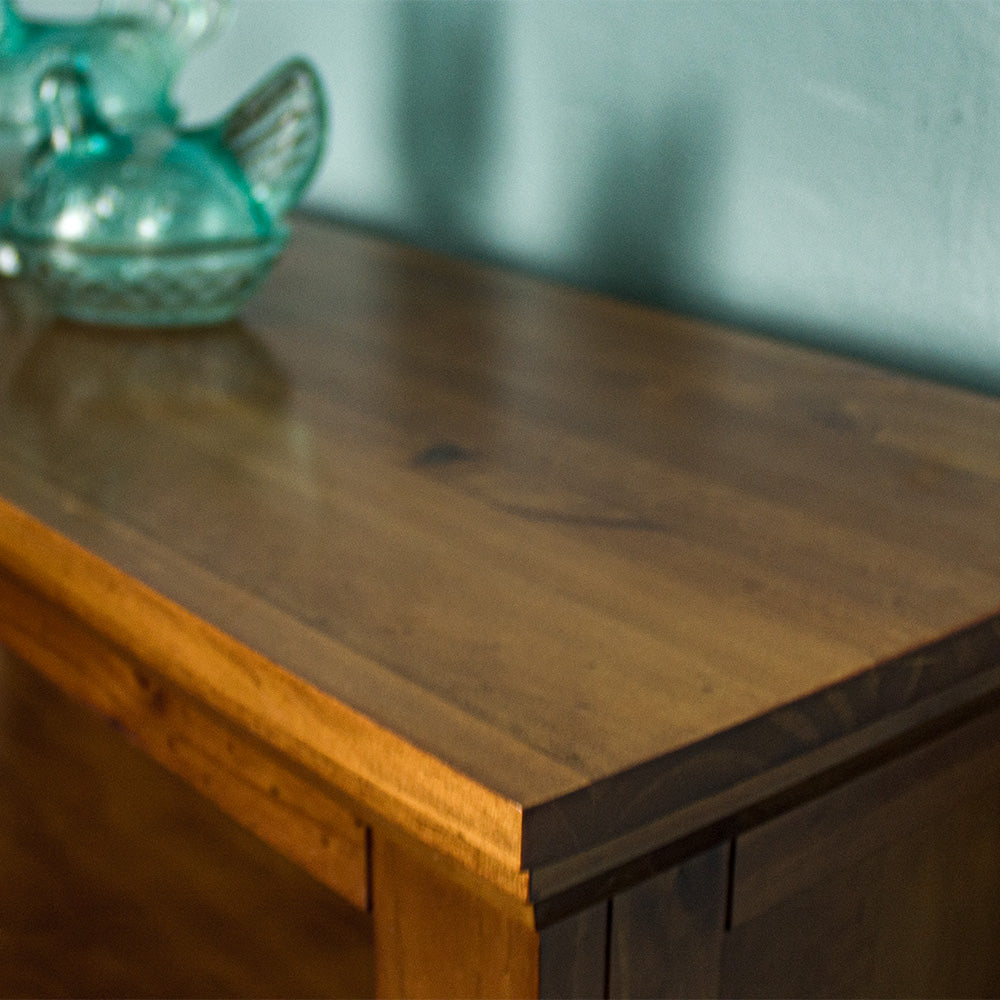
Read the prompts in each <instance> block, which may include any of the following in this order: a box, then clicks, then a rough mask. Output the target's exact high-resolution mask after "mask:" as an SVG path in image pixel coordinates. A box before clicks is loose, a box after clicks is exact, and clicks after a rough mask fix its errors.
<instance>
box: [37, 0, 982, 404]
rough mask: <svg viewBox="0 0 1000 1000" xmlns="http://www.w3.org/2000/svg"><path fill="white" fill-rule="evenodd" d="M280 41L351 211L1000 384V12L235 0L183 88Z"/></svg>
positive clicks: (253, 68) (212, 87) (777, 1)
mask: <svg viewBox="0 0 1000 1000" xmlns="http://www.w3.org/2000/svg"><path fill="white" fill-rule="evenodd" d="M36 6H37V4H36ZM24 7H25V8H26V9H31V7H32V5H31V3H30V2H28V0H25V2H24ZM292 52H302V53H306V54H308V55H310V56H311V57H312V58H313V59H314V60H315V61H316V62H317V63H318V64H319V66H320V68H321V70H322V72H323V74H324V76H325V78H326V80H327V82H328V87H329V90H330V93H331V95H332V98H333V104H334V109H335V128H334V132H333V139H332V143H331V146H330V150H329V155H328V158H327V160H326V163H325V166H324V168H323V171H322V174H321V176H320V177H319V179H318V181H317V182H316V184H315V186H314V188H313V190H312V193H311V196H310V197H311V201H312V203H313V204H314V205H316V206H318V207H321V208H323V209H324V210H326V211H328V212H330V213H332V214H334V215H335V216H337V217H339V218H343V219H347V220H350V221H351V222H355V223H359V224H361V225H364V226H370V227H374V228H377V229H379V230H382V231H386V232H390V233H393V234H399V235H402V236H404V237H405V238H407V239H411V240H414V241H417V242H420V243H424V244H428V245H431V246H434V247H439V248H444V249H447V250H450V251H455V252H458V253H460V254H467V255H473V256H477V257H483V258H488V259H495V260H500V261H504V262H507V263H510V264H513V265H515V266H517V267H520V268H524V269H528V270H531V271H537V272H541V273H544V274H547V275H552V276H555V277H557V278H559V279H563V280H568V281H570V282H572V283H575V284H580V285H586V286H591V287H597V288H601V289H607V290H610V291H613V292H615V293H619V294H622V295H626V296H630V297H635V298H638V299H642V300H644V301H648V302H653V303H657V304H664V305H667V306H673V307H677V308H680V309H683V310H687V311H691V312H694V313H698V314H702V315H707V316H711V317H718V318H722V319H725V320H731V321H735V322H738V323H742V324H745V325H748V326H751V327H754V328H757V329H759V330H762V331H767V332H773V333H776V334H778V335H781V336H790V337H794V338H798V339H803V340H808V341H812V342H817V343H821V344H824V345H827V346H831V347H833V348H834V349H836V350H840V351H846V352H850V353H856V354H861V355H864V356H868V357H873V358H876V359H879V360H883V361H886V362H888V363H890V364H893V365H898V366H902V367H906V368H911V369H915V370H919V371H924V372H928V373H931V374H933V375H935V376H938V377H942V378H947V379H958V380H961V381H964V382H967V383H970V384H973V385H977V386H981V387H985V388H989V389H992V390H996V391H1000V200H998V199H997V197H996V192H997V191H998V190H1000V157H998V155H997V152H998V146H1000V4H998V3H992V2H976V0H962V2H948V0H910V2H890V0H835V2H831V0H789V2H785V0H670V2H668V0H644V2H634V0H486V2H464V0H421V2H404V0H236V12H235V16H234V18H233V21H232V23H231V24H230V25H229V26H228V28H227V29H226V31H225V33H224V34H223V35H222V37H221V38H220V39H219V40H218V41H217V42H216V43H215V44H213V45H212V46H211V47H210V48H209V49H207V50H206V51H205V52H203V53H202V54H200V55H199V56H198V57H197V58H196V59H195V60H194V61H193V62H192V64H191V65H190V67H189V69H188V71H187V72H186V73H185V75H184V77H183V79H182V81H181V85H180V90H179V95H180V97H181V98H182V100H183V101H184V103H185V106H186V107H187V108H188V110H189V112H190V114H192V115H193V116H195V117H204V116H207V115H212V114H215V113H217V112H219V111H221V110H222V109H223V108H224V107H225V106H226V105H227V104H229V103H230V102H231V101H232V100H234V99H235V98H236V97H237V95H238V94H239V92H240V91H241V90H242V89H243V88H244V87H245V86H247V85H249V84H250V83H251V82H252V81H253V80H254V79H255V78H256V77H257V76H259V75H260V74H261V73H262V72H263V71H264V70H265V69H266V68H267V67H268V66H269V65H270V64H272V63H274V62H276V61H277V60H278V59H280V58H282V57H284V56H285V55H287V54H289V53H292Z"/></svg>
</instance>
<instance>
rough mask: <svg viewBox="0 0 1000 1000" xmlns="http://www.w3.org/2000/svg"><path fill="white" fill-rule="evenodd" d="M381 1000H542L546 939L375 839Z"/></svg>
mask: <svg viewBox="0 0 1000 1000" xmlns="http://www.w3.org/2000/svg"><path fill="white" fill-rule="evenodd" d="M372 916H373V920H374V931H375V994H376V996H378V997H436V998H444V997H467V998H475V997H537V996H538V984H539V977H538V968H539V963H538V956H539V936H538V932H537V931H536V930H535V929H534V927H533V926H532V925H531V921H530V916H526V917H524V918H519V917H518V916H516V915H514V914H513V913H510V912H506V911H504V910H502V909H500V908H498V907H497V906H495V905H492V904H491V902H490V901H489V900H487V899H484V898H482V897H480V896H478V895H477V894H476V893H475V892H474V890H472V889H471V888H469V887H468V886H466V885H459V884H458V883H457V882H454V881H452V880H450V879H449V878H447V877H446V876H445V875H443V874H441V873H439V872H438V871H437V870H436V869H434V868H432V867H431V866H430V864H428V863H426V862H425V861H423V860H422V859H420V858H417V857H416V856H414V855H413V854H412V853H410V851H408V850H407V849H405V848H403V847H401V846H399V845H398V844H396V843H395V842H393V841H392V840H389V839H387V838H386V837H385V836H383V835H382V834H381V832H380V831H373V832H372Z"/></svg>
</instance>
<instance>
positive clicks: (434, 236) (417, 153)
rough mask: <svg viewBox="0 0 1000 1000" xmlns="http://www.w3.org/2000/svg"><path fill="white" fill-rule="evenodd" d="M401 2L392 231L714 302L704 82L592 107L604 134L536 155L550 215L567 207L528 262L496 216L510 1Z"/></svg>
mask: <svg viewBox="0 0 1000 1000" xmlns="http://www.w3.org/2000/svg"><path fill="white" fill-rule="evenodd" d="M395 11H396V17H397V18H398V23H397V30H398V34H397V38H398V60H397V72H396V93H397V97H396V107H395V109H394V119H395V122H396V144H397V148H396V150H395V155H396V157H397V161H398V164H399V170H400V173H401V176H402V178H403V184H402V189H403V191H404V192H405V200H406V208H405V211H404V218H405V220H406V221H404V222H402V224H401V225H400V226H399V229H398V231H397V233H396V235H400V236H402V237H403V238H405V239H407V240H409V241H412V242H415V243H418V244H421V245H424V246H429V247H431V248H433V249H438V250H443V251H447V252H451V253H457V254H462V255H465V256H473V257H478V258H480V259H486V260H492V261H496V262H501V263H504V264H507V265H511V266H514V267H519V268H524V269H530V270H531V271H534V272H540V273H543V274H545V275H546V276H547V277H550V278H554V279H557V280H561V281H567V282H570V283H572V284H574V285H580V286H584V287H588V288H592V289H596V290H599V291H604V292H609V293H612V294H614V295H617V296H622V297H626V298H631V299H636V300H639V301H643V302H648V303H653V304H657V305H663V306H667V307H671V308H675V309H681V310H685V311H691V312H699V313H701V314H704V315H710V314H714V313H715V312H716V311H717V308H716V303H715V302H714V301H713V299H712V294H713V292H712V290H713V288H714V287H715V276H714V268H713V265H712V259H711V245H712V242H713V239H714V238H715V235H716V228H717V227H716V225H715V220H716V219H717V217H718V212H719V211H720V200H721V196H720V185H719V181H720V176H721V172H722V166H723V156H724V151H725V150H724V139H723V135H722V127H723V122H722V113H721V102H719V101H718V100H717V99H715V98H713V95H712V90H711V86H710V85H709V84H708V82H707V81H706V82H705V84H704V85H703V86H689V87H687V88H686V93H685V94H684V95H682V96H679V97H676V96H671V97H669V98H665V99H664V101H663V104H662V107H661V109H660V111H659V113H658V114H655V113H654V114H651V113H648V112H646V113H638V112H636V111H635V110H634V109H632V108H630V107H628V106H625V105H626V104H627V101H625V100H623V99H621V98H620V95H619V99H618V100H617V101H614V100H613V101H609V102H607V103H606V105H605V106H604V107H602V108H599V109H597V110H596V112H595V113H593V114H591V116H590V118H589V123H588V127H591V128H593V129H594V130H597V131H598V134H596V135H585V134H580V133H579V132H578V133H575V134H573V135H571V136H570V141H569V142H568V143H567V144H566V146H565V148H562V149H559V150H558V151H557V155H555V156H553V157H552V158H551V160H550V162H547V163H543V164H542V165H541V168H540V169H541V170H542V171H544V172H545V173H546V174H547V175H548V176H547V177H546V183H547V184H548V186H549V187H551V188H553V189H554V190H555V191H556V193H557V196H558V197H559V198H560V201H559V206H560V207H559V208H558V209H557V208H556V207H555V206H553V211H561V212H563V213H564V215H565V216H566V217H565V218H561V219H559V220H558V223H557V224H556V225H554V226H553V225H552V223H551V219H550V220H547V224H546V225H547V228H548V229H554V230H556V231H558V233H559V236H558V245H550V246H548V247H546V248H545V250H544V251H543V252H542V258H541V259H535V260H529V259H525V257H524V256H523V255H521V254H520V252H519V250H518V249H517V248H516V247H515V248H513V249H511V248H510V247H509V246H508V247H507V248H504V247H502V246H501V245H500V244H499V242H498V240H497V237H496V234H495V233H493V232H491V231H490V230H491V228H492V227H491V225H490V224H489V220H490V219H491V218H492V217H493V215H492V212H493V211H494V208H493V203H494V201H495V200H496V199H497V198H498V197H499V191H500V190H501V189H502V188H503V187H504V183H505V180H506V179H505V178H503V177H501V176H499V174H498V170H499V169H500V168H499V166H498V164H500V163H501V162H502V153H503V152H504V150H503V143H504V142H506V141H509V136H508V135H506V134H505V133H504V129H505V128H506V127H508V116H509V114H510V109H508V108H507V107H506V106H505V100H506V99H507V98H508V86H509V81H508V80H507V73H508V72H509V69H508V65H507V59H508V57H509V56H508V46H507V38H508V34H507V33H508V31H509V30H510V23H509V19H510V18H511V16H512V7H511V5H508V4H501V3H495V4H453V3H405V4H399V5H397V6H396V7H395ZM592 110H593V109H592ZM536 166H537V165H536ZM567 192H569V194H567ZM513 210H514V211H524V210H525V209H524V207H523V206H519V205H515V206H514V209H513ZM484 219H485V220H486V223H485V224H484ZM527 225H529V226H530V220H528V221H527Z"/></svg>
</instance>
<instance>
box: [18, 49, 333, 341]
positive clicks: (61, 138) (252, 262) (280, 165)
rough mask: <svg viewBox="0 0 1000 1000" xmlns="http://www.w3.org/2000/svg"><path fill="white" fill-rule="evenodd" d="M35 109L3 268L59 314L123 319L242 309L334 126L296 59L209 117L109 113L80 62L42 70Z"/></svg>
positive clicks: (172, 320)
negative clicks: (191, 119) (122, 118)
mask: <svg viewBox="0 0 1000 1000" xmlns="http://www.w3.org/2000/svg"><path fill="white" fill-rule="evenodd" d="M36 114H37V127H38V132H39V134H40V136H41V140H40V142H39V144H38V145H37V146H36V148H35V149H33V150H32V151H31V152H30V153H29V154H28V155H27V156H26V158H25V159H26V162H25V167H24V176H23V179H22V181H21V183H20V185H19V186H18V188H17V190H16V192H15V194H14V195H13V196H12V197H11V198H10V199H8V201H7V202H6V204H5V205H4V206H3V210H2V212H0V271H2V272H4V273H7V274H9V275H12V274H21V275H22V276H24V277H26V278H27V279H28V280H29V281H31V282H33V283H35V284H37V285H38V286H40V287H41V288H42V289H43V291H44V293H45V297H46V299H47V301H48V302H49V303H50V304H51V306H52V307H53V309H54V310H55V311H56V312H57V313H59V314H61V315H63V316H67V317H70V318H74V319H79V320H87V321H94V322H103V323H114V324H127V325H164V324H169V325H191V324H206V323H213V322H218V321H221V320H225V319H228V318H230V317H231V316H232V315H233V314H234V313H236V312H237V311H238V310H239V309H240V307H241V306H242V305H243V303H244V302H245V301H246V299H247V298H248V297H249V296H250V295H251V294H252V292H253V291H254V290H255V288H256V287H257V285H258V284H259V282H260V281H261V280H262V279H263V277H264V276H265V275H266V274H267V272H268V270H269V268H270V266H271V264H272V263H273V261H274V259H275V257H276V256H277V254H278V253H279V252H280V250H281V248H282V247H283V245H284V243H285V240H286V238H287V227H286V226H285V224H284V223H283V217H284V215H285V213H286V212H287V210H288V209H289V208H290V207H291V206H292V205H293V204H294V203H295V202H296V201H297V200H298V198H299V197H300V195H301V194H302V192H303V190H304V189H305V187H306V185H307V184H308V183H309V181H310V179H311V178H312V176H313V173H314V172H315V170H316V167H317V165H318V163H319V159H320V157H321V154H322V151H323V147H324V142H325V133H326V110H325V101H324V97H323V91H322V87H321V84H320V81H319V79H318V78H317V75H316V73H315V71H314V70H313V69H312V67H311V66H310V65H309V64H308V63H307V62H305V61H303V60H301V59H293V60H290V61H289V62H287V63H285V64H284V65H283V66H281V67H279V68H278V69H277V70H275V71H274V72H273V73H272V74H271V75H270V76H268V77H267V78H266V79H265V80H264V81H263V82H262V83H260V84H259V85H258V86H257V87H256V88H254V89H253V91H252V92H251V93H250V94H248V95H247V96H246V97H244V98H243V99H242V100H241V101H240V102H239V103H238V104H237V105H236V106H235V107H234V108H233V109H232V110H231V111H230V112H229V113H228V114H226V115H225V116H223V118H222V119H221V120H220V121H218V122H216V123H214V124H212V125H209V126H207V127H204V128H199V129H177V128H174V127H172V126H169V125H165V124H159V125H156V126H146V127H142V128H138V129H126V128H121V127H115V126H113V125H112V124H110V123H109V122H108V121H107V120H106V118H105V117H104V116H103V115H102V113H101V111H100V110H99V109H98V107H97V102H96V100H95V97H94V91H93V88H92V86H91V81H90V78H89V76H88V74H87V73H86V72H85V71H84V70H83V69H82V68H81V66H80V65H79V63H76V62H74V63H69V64H66V65H62V66H57V67H53V68H51V69H49V70H48V71H46V72H45V73H44V75H43V76H42V79H41V82H40V84H39V85H38V87H37V95H36Z"/></svg>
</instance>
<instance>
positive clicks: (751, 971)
mask: <svg viewBox="0 0 1000 1000" xmlns="http://www.w3.org/2000/svg"><path fill="white" fill-rule="evenodd" d="M998 726H1000V716H998V715H996V714H994V715H993V716H991V717H989V718H986V719H983V720H980V721H978V722H976V723H974V724H972V725H970V726H967V727H965V729H964V730H960V731H958V732H956V733H954V734H952V735H950V736H948V737H945V738H944V739H943V740H942V741H940V742H939V743H938V744H935V745H931V746H928V747H927V748H925V749H924V750H921V751H919V752H916V753H914V754H911V755H909V756H907V757H904V758H901V759H900V760H898V761H895V762H893V763H892V764H888V765H886V766H884V767H883V768H881V769H879V770H877V771H874V772H872V773H871V774H870V775H866V776H865V777H864V778H860V779H857V780H856V781H854V782H851V783H850V784H848V785H846V786H844V787H843V788H841V789H839V790H838V791H836V792H833V793H831V794H829V795H828V796H824V797H823V798H821V799H818V800H817V801H816V802H814V803H811V804H808V805H804V806H802V807H800V808H799V809H796V810H793V811H792V812H790V813H788V814H787V815H785V816H783V817H781V818H779V819H776V820H774V821H773V822H771V823H768V824H765V825H763V826H762V827H760V828H758V829H756V830H754V831H752V832H750V833H748V834H746V835H745V836H744V837H742V838H740V842H739V843H738V846H737V852H736V869H735V878H734V887H733V897H734V902H733V926H732V931H731V933H730V934H728V935H727V938H726V942H725V951H724V962H723V985H722V993H723V995H726V996H741V997H744V996H802V997H806V996H836V997H851V996H904V997H905V996H922V997H932V996H934V997H937V996H996V995H997V993H998V991H1000V956H998V952H997V947H996V942H997V940H998V936H1000V908H998V906H997V890H998V886H1000V792H998V788H1000V784H998V781H997V777H998V768H1000V753H998V751H997V746H998V744H997V735H998Z"/></svg>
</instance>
